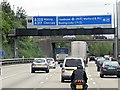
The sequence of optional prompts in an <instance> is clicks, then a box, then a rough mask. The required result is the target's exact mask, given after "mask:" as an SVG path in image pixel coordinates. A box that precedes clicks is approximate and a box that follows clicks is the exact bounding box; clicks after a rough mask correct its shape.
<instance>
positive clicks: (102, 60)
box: [96, 58, 106, 71]
mask: <svg viewBox="0 0 120 90" xmlns="http://www.w3.org/2000/svg"><path fill="white" fill-rule="evenodd" d="M104 61H106V59H104V58H100V59H98V60H97V62H96V66H97V71H100V68H101V67H102V64H103V62H104Z"/></svg>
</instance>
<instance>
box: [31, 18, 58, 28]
mask: <svg viewBox="0 0 120 90" xmlns="http://www.w3.org/2000/svg"><path fill="white" fill-rule="evenodd" d="M33 25H35V26H41V25H43V26H48V25H56V16H34V17H33Z"/></svg>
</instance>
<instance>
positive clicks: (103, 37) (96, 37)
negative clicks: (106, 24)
mask: <svg viewBox="0 0 120 90" xmlns="http://www.w3.org/2000/svg"><path fill="white" fill-rule="evenodd" d="M93 39H107V37H106V36H99V35H94V36H93Z"/></svg>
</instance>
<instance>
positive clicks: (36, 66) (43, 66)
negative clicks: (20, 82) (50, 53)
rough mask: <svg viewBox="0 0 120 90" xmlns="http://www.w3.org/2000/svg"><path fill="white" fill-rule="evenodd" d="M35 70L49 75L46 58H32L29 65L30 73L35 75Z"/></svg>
mask: <svg viewBox="0 0 120 90" xmlns="http://www.w3.org/2000/svg"><path fill="white" fill-rule="evenodd" d="M36 70H41V71H46V73H49V64H48V62H47V60H46V58H34V60H33V62H32V65H31V73H35V71H36Z"/></svg>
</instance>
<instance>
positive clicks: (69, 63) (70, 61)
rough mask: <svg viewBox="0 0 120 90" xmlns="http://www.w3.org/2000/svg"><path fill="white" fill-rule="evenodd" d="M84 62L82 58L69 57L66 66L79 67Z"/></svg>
mask: <svg viewBox="0 0 120 90" xmlns="http://www.w3.org/2000/svg"><path fill="white" fill-rule="evenodd" d="M80 64H82V62H81V59H67V60H66V63H65V67H77V66H78V65H80Z"/></svg>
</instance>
